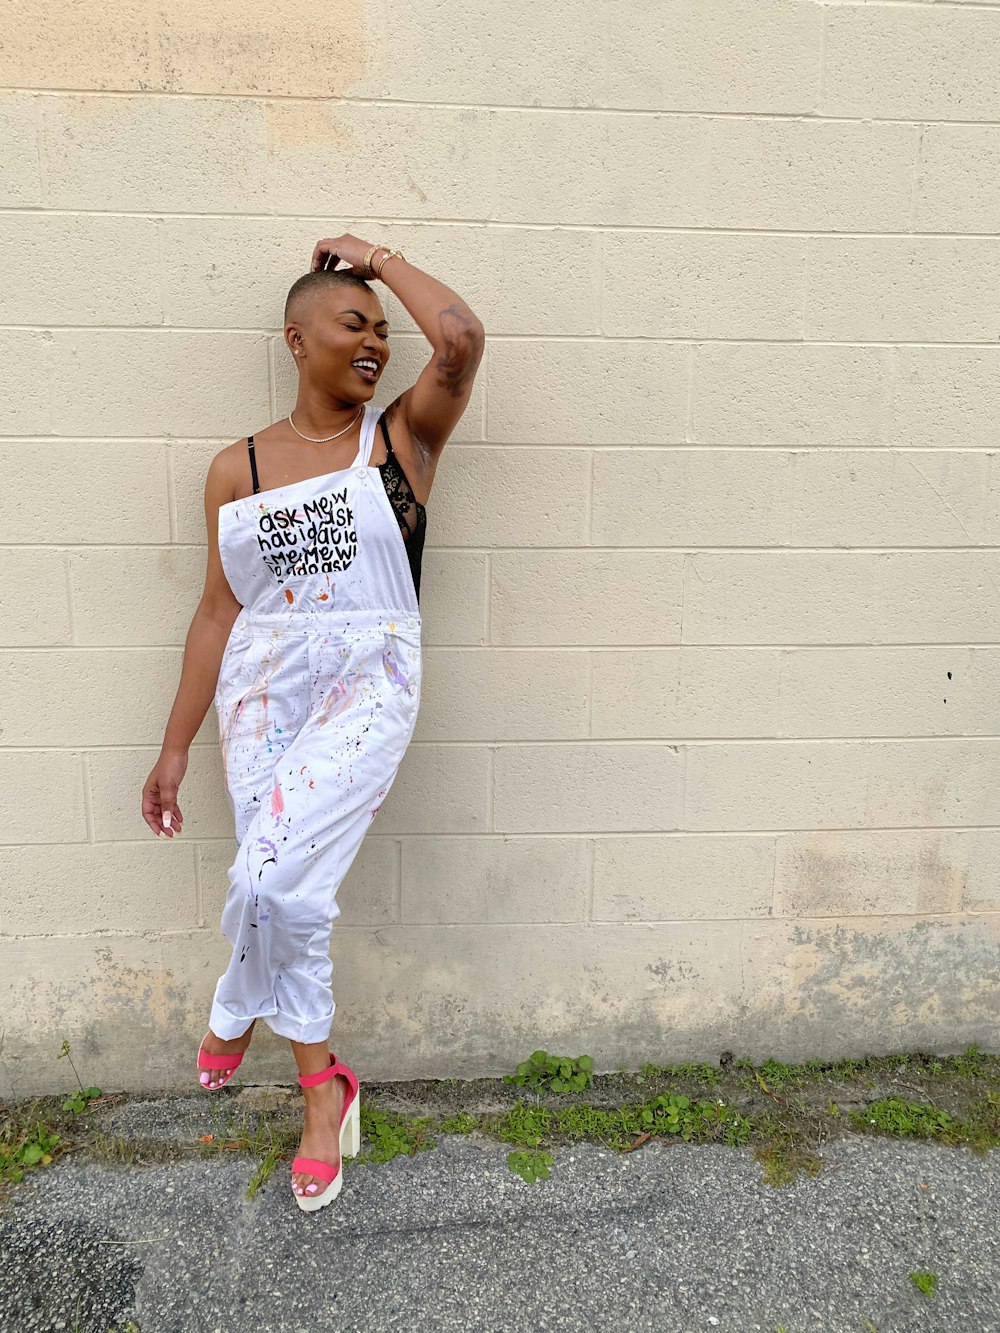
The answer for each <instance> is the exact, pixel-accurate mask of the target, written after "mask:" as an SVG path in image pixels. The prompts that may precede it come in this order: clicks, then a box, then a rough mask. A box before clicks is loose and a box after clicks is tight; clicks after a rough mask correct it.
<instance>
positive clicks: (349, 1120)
mask: <svg viewBox="0 0 1000 1333" xmlns="http://www.w3.org/2000/svg"><path fill="white" fill-rule="evenodd" d="M338 1074H343V1075H344V1077H345V1078H346V1079H347V1081H348V1083H349V1084H350V1085H351V1086H350V1090H349V1091H348V1092H346V1093H345V1094H344V1105H343V1109H342V1110H341V1112H340V1165H339V1166H338V1167H337V1170H336V1173H335V1172H334V1169H333V1167H332V1166H331V1165H330V1163H329V1162H322V1161H320V1160H319V1159H318V1158H316V1157H294V1158H293V1159H292V1172H293V1174H294V1173H295V1172H296V1171H302V1172H305V1173H307V1174H308V1175H310V1176H319V1178H320V1180H325V1181H326V1182H327V1186H326V1189H325V1190H323V1192H322V1193H321V1194H296V1193H295V1190H294V1188H293V1189H292V1197H293V1198H294V1200H295V1202H296V1203H297V1204H298V1205H299V1207H300V1208H301V1209H302V1210H303V1212H307V1213H311V1212H314V1211H315V1210H316V1209H317V1208H322V1207H324V1205H326V1204H328V1203H332V1202H333V1200H334V1199H335V1198H336V1197H337V1195H338V1194H339V1193H340V1188H341V1186H342V1185H343V1183H344V1158H345V1157H357V1155H358V1153H359V1152H360V1151H361V1111H360V1107H359V1102H360V1093H359V1088H358V1080H357V1078H356V1076H355V1074H354V1070H353V1069H348V1067H347V1065H345V1064H341V1062H340V1061H339V1060H338V1059H337V1057H336V1056H335V1055H334V1053H333V1051H331V1052H330V1064H329V1067H328V1068H326V1069H321V1070H320V1071H319V1073H318V1074H305V1075H301V1074H300V1075H299V1082H300V1083H301V1085H302V1086H303V1087H304V1088H312V1087H314V1086H315V1085H316V1084H317V1083H325V1082H326V1080H327V1079H329V1078H336V1076H337V1075H338Z"/></svg>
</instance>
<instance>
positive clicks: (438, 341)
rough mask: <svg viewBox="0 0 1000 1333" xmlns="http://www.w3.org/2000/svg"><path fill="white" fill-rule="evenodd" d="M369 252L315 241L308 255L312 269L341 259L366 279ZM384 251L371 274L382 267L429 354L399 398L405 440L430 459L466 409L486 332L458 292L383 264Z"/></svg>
mask: <svg viewBox="0 0 1000 1333" xmlns="http://www.w3.org/2000/svg"><path fill="white" fill-rule="evenodd" d="M370 249H371V245H370V243H366V242H364V241H362V240H360V238H359V237H357V236H350V235H348V236H339V237H337V239H336V240H326V241H319V242H317V244H316V247H315V249H314V250H313V256H312V268H313V269H318V268H323V267H324V266H327V267H328V266H329V265H328V264H327V257H328V256H329V263H330V264H333V265H336V263H337V260H338V259H344V260H346V261H347V262H348V263H350V264H351V271H352V272H354V273H357V274H358V275H359V276H360V277H368V274H367V273H366V271H365V270H364V267H363V264H364V257H365V255H366V254H367V252H368V251H369V250H370ZM386 250H387V247H385V246H380V247H379V249H377V250H376V251H375V253H374V254H373V255H372V257H371V264H372V268H373V269H374V270H375V272H379V266H380V265H381V272H380V276H381V280H382V281H383V282H384V283H385V285H386V286H387V287H388V288H389V290H390V291H391V292H392V294H393V296H395V297H398V299H399V300H400V301H401V302H402V303H403V305H404V306H405V307H406V309H407V311H408V312H409V313H410V314H411V315H412V316H413V319H414V320H415V321H416V323H417V324H418V325H419V326H420V329H421V331H422V332H423V334H424V336H425V337H426V338H427V340H428V342H429V343H430V344H431V346H432V347H433V348H434V354H433V355H432V357H431V359H430V360H429V361H428V363H427V365H426V366H425V367H424V368H423V370H422V371H421V372H420V375H419V376H418V377H417V380H416V382H415V383H414V384H413V385H412V387H411V388H409V389H407V390H406V391H405V393H403V394H401V395H400V398H399V410H400V411H402V412H403V413H404V414H405V418H406V423H407V425H408V427H409V430H410V434H411V435H412V436H413V438H414V439H416V440H417V441H418V442H419V443H420V445H421V446H422V447H423V448H424V449H425V450H427V452H428V453H431V454H434V453H437V452H438V451H439V450H440V449H442V448H443V447H444V445H445V442H446V441H447V439H448V437H449V436H450V435H451V433H452V431H453V430H454V429H455V427H456V425H457V424H458V422H459V419H460V418H461V416H462V413H463V412H464V411H465V409H466V407H468V405H469V399H470V397H471V396H472V383H473V380H474V379H475V376H476V371H477V370H478V368H479V363H480V361H481V360H482V356H483V350H484V348H485V345H486V330H485V329H484V327H483V324H482V322H481V321H480V320H479V319H478V318H477V317H476V315H475V314H473V312H472V311H471V310H470V309H469V307H468V306H467V305H466V303H465V302H464V301H463V300H462V298H461V297H460V296H459V295H458V293H457V292H454V291H452V289H451V288H450V287H447V286H445V284H444V283H443V282H439V281H438V280H437V278H434V277H431V275H430V274H429V273H425V272H424V271H423V269H420V268H417V266H416V264H411V263H410V261H409V260H408V259H402V258H400V256H398V255H390V257H389V258H388V259H386V260H385V262H384V263H382V260H383V258H384V256H385V254H386ZM369 280H370V278H369Z"/></svg>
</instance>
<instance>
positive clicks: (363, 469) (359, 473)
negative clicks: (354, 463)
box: [355, 467, 368, 477]
mask: <svg viewBox="0 0 1000 1333" xmlns="http://www.w3.org/2000/svg"><path fill="white" fill-rule="evenodd" d="M367 471H368V469H367V468H366V467H359V468H358V469H357V472H356V473H355V475H356V476H358V477H363V476H364V475H365V473H366V472H367Z"/></svg>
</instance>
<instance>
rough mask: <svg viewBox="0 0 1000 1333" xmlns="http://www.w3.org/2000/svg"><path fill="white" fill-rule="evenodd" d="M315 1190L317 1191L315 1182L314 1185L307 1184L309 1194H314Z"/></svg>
mask: <svg viewBox="0 0 1000 1333" xmlns="http://www.w3.org/2000/svg"><path fill="white" fill-rule="evenodd" d="M315 1192H316V1186H315V1184H313V1185H307V1186H306V1193H307V1194H314V1193H315Z"/></svg>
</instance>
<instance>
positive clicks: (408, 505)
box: [247, 412, 427, 603]
mask: <svg viewBox="0 0 1000 1333" xmlns="http://www.w3.org/2000/svg"><path fill="white" fill-rule="evenodd" d="M378 422H379V425H380V426H381V427H382V434H383V435H384V436H385V462H384V463H379V465H378V470H379V474H380V476H381V478H382V485H383V486H384V487H385V493H386V495H387V496H388V497H389V503H390V504H391V505H392V512H393V513H394V514H395V515H396V521H397V523H398V524H399V530H400V532H401V533H402V534H403V541H404V543H405V545H406V557H407V559H408V560H409V562H410V573H411V575H412V576H413V590H414V592H415V593H416V596H417V602H418V603H419V601H420V563H421V559H422V557H423V553H424V535H425V533H426V529H427V509H426V507H425V506H424V505H422V504H421V503H420V501H419V500H418V499H417V498H416V496H415V495H414V494H413V488H412V487H411V485H410V483H409V481H408V480H407V478H406V473H405V472H404V471H403V468H402V466H401V464H400V462H399V459H398V458H397V457H396V455H395V454H394V453H393V452H392V441H391V440H390V439H389V429H388V427H387V426H386V424H385V413H384V412H382V413H380V415H379V419H378ZM247 449H248V450H249V452H250V472H251V475H252V477H253V493H254V495H256V494H257V492H258V491H259V490H260V485H259V483H258V481H257V460H256V458H255V457H254V452H253V436H252V435H250V436H249V437H248V438H247Z"/></svg>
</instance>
